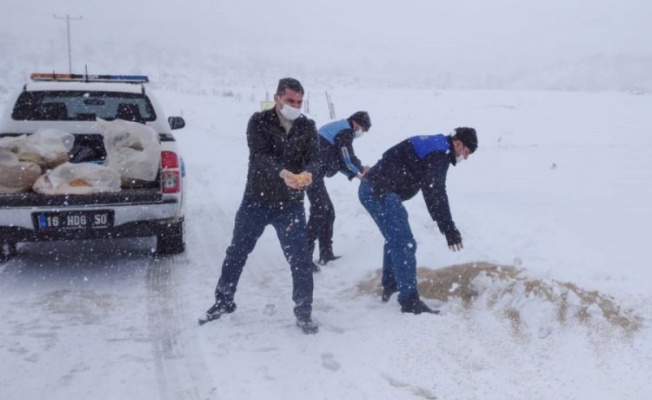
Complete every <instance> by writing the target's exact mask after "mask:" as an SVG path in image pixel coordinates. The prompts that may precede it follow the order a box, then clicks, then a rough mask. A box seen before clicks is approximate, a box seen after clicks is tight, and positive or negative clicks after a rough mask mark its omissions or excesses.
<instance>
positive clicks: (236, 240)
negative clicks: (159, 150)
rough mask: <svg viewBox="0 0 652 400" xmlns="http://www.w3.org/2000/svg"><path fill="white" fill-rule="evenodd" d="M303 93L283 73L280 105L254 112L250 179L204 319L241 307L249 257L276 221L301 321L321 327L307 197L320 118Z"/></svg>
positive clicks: (310, 328)
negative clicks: (304, 109) (304, 111)
mask: <svg viewBox="0 0 652 400" xmlns="http://www.w3.org/2000/svg"><path fill="white" fill-rule="evenodd" d="M303 95H304V90H303V87H302V86H301V83H299V81H297V80H296V79H293V78H284V79H281V80H280V81H279V84H278V89H277V91H276V94H275V95H274V101H275V107H274V108H272V109H270V110H266V111H262V112H257V113H254V115H253V116H252V117H251V119H250V120H249V125H248V126H247V143H248V145H249V170H248V174H247V185H246V188H245V193H244V197H243V199H242V203H241V204H240V208H239V210H238V212H237V214H236V217H235V227H234V229H233V238H232V240H231V245H230V246H229V248H228V249H227V250H226V258H225V259H224V262H223V264H222V275H221V276H220V279H219V281H218V283H217V287H216V288H215V304H214V305H213V306H212V307H211V308H210V309H209V310H208V311H207V312H206V317H205V318H203V319H200V323H205V322H208V321H211V320H215V319H218V318H219V317H220V316H221V315H222V314H225V313H232V312H233V311H235V309H236V305H235V303H234V301H233V300H234V295H235V292H236V289H237V285H238V280H239V279H240V274H241V273H242V269H243V268H244V265H245V261H246V260H247V257H248V256H249V254H250V253H251V252H252V251H253V249H254V246H255V245H256V242H257V241H258V239H259V238H260V236H261V235H262V234H263V231H264V230H265V227H266V226H267V225H270V224H271V225H272V226H273V227H274V229H275V230H276V234H277V235H278V238H279V241H280V242H281V248H282V249H283V253H284V255H285V258H286V259H287V260H288V262H289V263H290V268H291V271H292V284H293V291H292V300H294V303H295V307H294V314H295V316H296V318H297V325H298V326H299V327H300V328H301V329H302V330H303V331H304V332H305V333H316V332H317V331H318V326H317V324H316V323H315V322H313V321H312V319H311V313H312V293H313V277H312V271H311V267H312V260H311V257H310V254H309V253H308V237H307V227H306V216H305V209H304V204H303V198H304V190H305V188H306V186H308V185H310V184H311V182H312V176H313V175H314V174H315V173H316V172H317V170H318V168H319V165H318V151H319V145H318V142H317V130H316V128H315V123H314V121H312V120H310V119H308V118H306V117H305V116H304V115H301V105H302V103H303Z"/></svg>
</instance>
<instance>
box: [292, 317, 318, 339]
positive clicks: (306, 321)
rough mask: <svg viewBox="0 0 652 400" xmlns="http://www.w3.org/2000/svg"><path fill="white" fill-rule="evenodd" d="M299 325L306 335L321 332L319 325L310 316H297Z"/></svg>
mask: <svg viewBox="0 0 652 400" xmlns="http://www.w3.org/2000/svg"><path fill="white" fill-rule="evenodd" d="M297 326H298V327H299V328H301V330H302V331H303V333H305V334H306V335H314V334H315V333H317V332H319V325H317V323H315V322H314V321H313V320H312V318H310V316H301V317H297Z"/></svg>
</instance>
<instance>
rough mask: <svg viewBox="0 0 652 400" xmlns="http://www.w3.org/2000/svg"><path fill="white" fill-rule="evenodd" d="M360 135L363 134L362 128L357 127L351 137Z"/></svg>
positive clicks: (355, 137)
mask: <svg viewBox="0 0 652 400" xmlns="http://www.w3.org/2000/svg"><path fill="white" fill-rule="evenodd" d="M362 135H364V131H363V130H362V129H358V130H357V131H355V133H353V138H354V139H357V138H359V137H361V136H362Z"/></svg>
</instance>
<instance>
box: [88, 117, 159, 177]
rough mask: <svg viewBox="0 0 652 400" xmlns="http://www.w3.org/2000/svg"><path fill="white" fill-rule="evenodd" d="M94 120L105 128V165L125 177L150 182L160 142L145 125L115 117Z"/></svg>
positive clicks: (155, 134)
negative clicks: (110, 119) (109, 119)
mask: <svg viewBox="0 0 652 400" xmlns="http://www.w3.org/2000/svg"><path fill="white" fill-rule="evenodd" d="M97 122H98V123H99V124H100V126H101V127H102V128H103V129H104V148H105V150H106V160H105V161H104V165H105V166H107V167H108V168H110V169H112V170H114V171H116V172H117V173H119V174H120V176H121V177H122V178H124V179H126V180H134V179H135V180H142V181H153V180H154V179H156V175H157V174H158V169H159V163H160V160H161V144H160V143H159V140H158V134H157V133H156V131H154V129H152V128H151V127H149V126H147V125H143V124H140V123H137V122H130V121H124V120H121V119H116V120H114V121H106V120H103V119H101V118H98V119H97Z"/></svg>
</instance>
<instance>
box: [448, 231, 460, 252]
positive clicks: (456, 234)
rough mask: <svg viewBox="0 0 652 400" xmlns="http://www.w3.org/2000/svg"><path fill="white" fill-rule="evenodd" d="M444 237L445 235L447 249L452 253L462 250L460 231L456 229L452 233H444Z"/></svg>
mask: <svg viewBox="0 0 652 400" xmlns="http://www.w3.org/2000/svg"><path fill="white" fill-rule="evenodd" d="M444 235H446V242H448V248H449V249H451V250H452V251H459V250H462V249H463V248H464V245H463V244H462V235H461V234H460V231H458V230H457V228H455V229H453V230H452V231H448V232H445V233H444Z"/></svg>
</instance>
